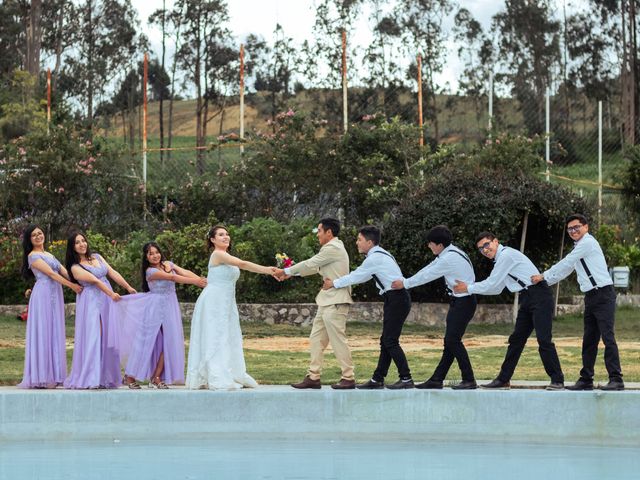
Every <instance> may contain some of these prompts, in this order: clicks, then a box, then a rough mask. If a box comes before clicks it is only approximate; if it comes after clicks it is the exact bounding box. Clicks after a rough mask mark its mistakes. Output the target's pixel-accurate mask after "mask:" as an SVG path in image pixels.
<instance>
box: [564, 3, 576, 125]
mask: <svg viewBox="0 0 640 480" xmlns="http://www.w3.org/2000/svg"><path fill="white" fill-rule="evenodd" d="M562 14H563V18H564V23H563V33H562V34H563V38H564V41H563V61H562V81H563V83H564V130H565V132H567V133H569V132H573V125H572V123H571V121H570V120H569V119H570V117H571V106H570V105H569V85H568V83H569V82H568V79H567V70H568V68H567V65H568V60H567V56H568V50H569V48H568V45H567V1H566V0H564V2H562Z"/></svg>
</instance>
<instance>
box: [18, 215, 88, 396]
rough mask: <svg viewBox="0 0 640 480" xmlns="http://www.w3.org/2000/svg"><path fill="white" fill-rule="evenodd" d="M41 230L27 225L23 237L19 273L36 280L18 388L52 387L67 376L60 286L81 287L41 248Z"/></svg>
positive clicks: (77, 290) (75, 289)
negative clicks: (20, 269)
mask: <svg viewBox="0 0 640 480" xmlns="http://www.w3.org/2000/svg"><path fill="white" fill-rule="evenodd" d="M44 242H45V238H44V232H43V231H42V229H41V228H40V227H38V226H36V225H29V226H28V227H27V229H26V230H25V231H24V234H23V237H22V250H23V256H22V275H23V276H24V277H25V278H27V279H30V278H34V277H35V279H36V283H35V285H34V287H33V289H32V291H31V298H30V300H29V317H28V321H27V344H26V348H25V356H24V374H23V376H22V382H21V383H20V384H19V385H18V387H19V388H55V387H57V386H58V385H62V382H64V379H65V377H66V376H67V354H66V348H65V327H64V299H63V298H62V287H61V285H64V286H66V287H69V288H71V289H72V290H73V291H75V292H76V293H80V292H81V291H82V287H81V286H80V285H77V284H75V283H72V282H70V281H69V280H68V278H69V277H68V274H67V270H66V269H65V268H64V267H63V266H62V265H61V264H60V262H59V261H58V260H57V259H56V258H55V257H54V256H53V255H51V254H50V253H48V252H47V251H45V249H44Z"/></svg>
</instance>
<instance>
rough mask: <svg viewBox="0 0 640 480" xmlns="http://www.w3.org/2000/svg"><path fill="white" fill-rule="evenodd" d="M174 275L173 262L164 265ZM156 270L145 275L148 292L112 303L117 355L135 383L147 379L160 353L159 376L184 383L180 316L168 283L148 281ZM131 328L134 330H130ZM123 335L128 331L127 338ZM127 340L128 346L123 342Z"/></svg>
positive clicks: (174, 296)
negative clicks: (118, 325) (118, 333)
mask: <svg viewBox="0 0 640 480" xmlns="http://www.w3.org/2000/svg"><path fill="white" fill-rule="evenodd" d="M167 264H168V265H169V267H170V268H171V272H174V269H173V263H171V262H167ZM157 271H158V269H157V268H148V269H147V272H146V276H147V281H148V284H149V292H147V293H142V294H135V295H127V296H125V297H123V298H122V300H120V301H119V302H117V303H115V304H114V310H115V311H117V312H118V313H117V315H118V320H119V323H121V324H122V326H121V328H120V331H121V332H125V333H124V335H122V334H121V337H122V341H121V342H120V344H121V352H120V354H121V356H122V357H124V358H123V360H124V361H125V362H126V368H125V373H126V374H127V375H130V376H132V377H134V378H136V379H138V380H145V379H150V378H151V376H152V375H153V371H154V370H155V368H156V365H157V364H158V359H159V358H160V354H161V353H164V370H163V372H162V374H161V375H160V377H161V378H162V380H163V381H164V382H165V383H168V384H183V383H184V333H183V331H182V315H181V313H180V306H179V304H178V297H177V296H176V285H175V283H174V282H172V281H171V280H149V277H150V276H151V275H152V274H153V273H154V272H157ZM134 326H135V327H134ZM127 332H131V335H130V334H129V333H127ZM128 338H131V339H132V340H131V342H130V346H128V345H127V343H128V341H127V339H128Z"/></svg>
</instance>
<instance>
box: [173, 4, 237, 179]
mask: <svg viewBox="0 0 640 480" xmlns="http://www.w3.org/2000/svg"><path fill="white" fill-rule="evenodd" d="M174 12H176V13H178V14H179V17H176V21H179V22H180V28H181V33H180V35H181V45H180V48H179V49H178V50H177V51H176V58H177V61H178V64H179V65H180V67H181V68H182V69H183V70H184V71H185V72H186V74H187V79H188V81H189V82H190V83H192V84H193V86H194V89H195V93H196V112H195V113H196V147H198V148H199V150H198V153H197V168H198V173H200V174H202V173H204V169H205V163H204V155H203V152H202V147H204V146H205V144H206V133H207V126H206V123H207V121H208V118H207V111H208V108H209V101H210V98H211V97H210V95H209V93H208V90H209V83H210V77H209V76H208V72H209V69H210V68H213V67H214V66H215V65H216V62H217V61H218V59H216V58H215V55H214V53H215V51H216V49H218V48H219V47H220V46H228V45H229V44H230V43H231V32H230V31H229V29H228V27H227V22H228V21H229V12H228V9H227V4H226V2H225V1H224V0H178V1H176V3H175V5H174Z"/></svg>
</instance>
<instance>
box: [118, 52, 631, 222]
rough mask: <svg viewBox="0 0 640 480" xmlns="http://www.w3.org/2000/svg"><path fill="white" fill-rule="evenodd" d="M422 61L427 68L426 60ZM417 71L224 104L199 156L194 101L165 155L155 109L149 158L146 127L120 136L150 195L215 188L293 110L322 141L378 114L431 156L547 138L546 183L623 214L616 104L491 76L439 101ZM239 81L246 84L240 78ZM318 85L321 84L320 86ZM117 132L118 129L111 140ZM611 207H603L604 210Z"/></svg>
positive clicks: (180, 111)
mask: <svg viewBox="0 0 640 480" xmlns="http://www.w3.org/2000/svg"><path fill="white" fill-rule="evenodd" d="M416 58H417V59H418V62H417V63H416V64H417V65H419V63H420V62H419V57H416ZM413 60H414V59H407V61H413ZM414 70H415V75H414V78H411V79H408V80H406V81H403V82H397V83H389V84H386V85H374V86H370V85H365V84H364V82H362V81H352V82H350V81H349V80H350V78H351V77H353V78H356V79H357V78H362V75H361V74H360V73H359V72H358V67H355V71H353V70H352V71H351V72H346V71H344V72H343V74H344V75H343V87H344V88H343V89H339V88H321V87H320V86H317V87H315V86H314V85H313V84H312V85H309V86H307V87H306V88H301V89H297V90H296V91H291V92H281V91H271V92H269V91H260V92H255V91H254V92H248V93H247V94H246V95H233V96H226V97H224V99H221V100H220V102H219V103H218V104H212V105H211V107H210V110H211V112H212V113H211V114H210V116H209V118H208V132H210V133H209V135H208V137H207V138H206V139H205V141H204V144H205V146H202V147H199V148H196V147H195V145H196V143H197V142H196V137H195V131H196V121H195V115H196V114H195V111H196V102H193V101H182V102H176V103H175V104H174V107H173V112H174V113H173V118H171V119H170V118H169V117H168V113H167V110H168V109H167V108H166V107H165V109H164V123H165V135H166V129H167V127H166V125H167V124H168V123H170V122H171V123H173V136H172V143H171V146H170V147H168V146H167V144H168V139H167V138H165V139H164V142H163V148H160V147H161V144H160V139H159V129H158V124H159V119H158V118H159V111H158V104H157V102H155V103H151V104H150V105H149V112H148V120H147V122H148V129H147V131H148V145H147V149H146V150H144V151H143V149H142V144H143V142H142V140H141V136H142V132H143V131H144V127H143V125H142V124H141V123H142V122H139V121H138V122H133V123H134V124H133V125H131V126H129V127H126V126H125V125H124V120H123V125H122V134H120V135H118V134H117V133H116V136H117V137H119V138H122V140H123V141H124V142H128V143H129V144H130V145H131V146H132V147H135V148H132V151H133V152H134V153H132V168H133V169H134V171H135V172H136V173H137V174H138V175H139V176H140V177H141V178H142V177H143V176H144V173H143V170H144V168H143V158H144V157H146V162H147V167H146V169H147V178H146V182H147V191H158V190H161V189H163V188H167V186H180V185H184V184H188V183H192V182H193V181H194V180H196V179H207V180H209V181H211V182H215V181H216V179H217V178H218V176H219V174H220V172H221V171H224V170H225V169H226V168H228V167H229V166H230V165H233V164H234V163H236V162H238V161H240V160H241V158H242V155H250V154H251V148H252V144H251V142H252V141H254V139H255V138H256V135H259V134H260V133H264V132H269V130H270V128H271V127H270V122H272V121H273V119H274V118H275V116H276V115H277V114H278V113H280V112H282V111H286V110H289V109H291V110H293V111H295V112H297V113H302V114H304V115H306V116H308V117H311V118H315V119H320V120H322V121H323V122H324V123H323V124H324V127H323V134H334V135H340V134H342V133H344V131H345V130H346V129H348V128H351V126H352V125H354V124H357V123H359V122H362V121H363V120H367V119H370V118H371V117H372V116H373V115H382V116H384V117H385V118H387V119H398V120H399V121H401V122H403V123H407V124H413V125H416V126H418V127H420V126H421V127H422V128H421V129H420V132H421V134H422V135H421V137H420V136H417V137H416V144H417V143H419V142H421V141H423V139H424V142H425V143H426V144H428V145H430V146H431V148H433V149H435V148H437V146H438V145H441V144H458V145H461V146H463V147H471V146H473V145H479V144H482V143H483V142H485V141H486V140H487V139H488V138H490V137H491V136H492V135H499V134H503V133H508V134H519V135H525V136H529V137H533V136H541V137H544V138H547V139H548V146H547V151H546V158H547V160H548V164H547V165H548V167H549V168H548V170H547V171H546V172H541V174H544V175H545V177H546V178H547V179H549V180H550V181H554V182H559V183H563V184H565V185H567V186H569V187H570V188H572V189H573V190H575V191H576V192H578V193H579V194H581V195H592V194H593V192H598V191H599V190H600V189H601V188H602V189H603V190H602V194H600V198H603V202H604V204H606V205H608V204H611V205H615V203H616V201H615V200H611V199H615V198H617V194H618V191H619V181H618V179H617V177H616V173H617V171H618V170H619V167H620V164H621V161H622V154H621V152H622V145H623V140H622V136H623V132H622V127H621V125H622V120H621V118H620V117H621V115H620V102H619V101H618V99H616V98H611V99H608V100H606V101H605V102H601V103H600V110H599V102H598V101H596V100H593V99H589V98H587V97H586V96H585V95H583V94H582V93H580V92H579V91H569V90H568V89H563V88H560V87H559V86H557V85H556V86H555V88H549V89H548V90H547V91H545V92H540V93H539V94H537V95H532V96H530V97H529V98H528V99H527V101H526V102H524V101H521V100H519V99H518V98H517V96H514V95H510V94H506V93H504V92H505V88H504V85H503V86H495V87H494V86H493V79H492V77H491V76H488V77H487V78H485V79H484V84H485V88H484V90H483V91H482V92H478V93H477V94H476V95H471V94H469V95H461V94H446V93H436V94H434V93H433V92H430V91H429V88H428V86H427V85H425V84H424V83H421V78H420V77H421V76H422V75H421V73H422V72H421V69H414ZM239 78H243V77H242V76H240V75H239ZM318 84H319V85H322V82H321V81H320V80H319V81H318ZM243 89H244V85H243V84H239V85H238V88H237V91H242V90H243ZM165 103H166V101H165ZM133 117H137V118H140V115H138V114H135V113H134V115H133ZM123 118H124V116H123ZM118 130H119V129H118V128H112V131H113V132H118ZM245 132H246V133H245ZM132 136H133V137H135V138H132ZM229 138H236V139H243V140H244V141H245V142H246V143H243V144H242V145H235V146H234V145H229V144H221V142H222V143H224V142H226V141H227V140H228V139H229ZM201 143H202V142H201ZM198 150H199V153H198ZM144 153H146V155H144ZM599 161H600V162H601V170H602V177H601V178H600V177H599V170H598V167H599ZM610 197H611V198H610ZM606 205H604V206H603V207H602V208H604V209H605V210H606V208H607V206H606ZM612 208H613V209H614V210H615V208H616V207H615V206H613V207H612Z"/></svg>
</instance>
